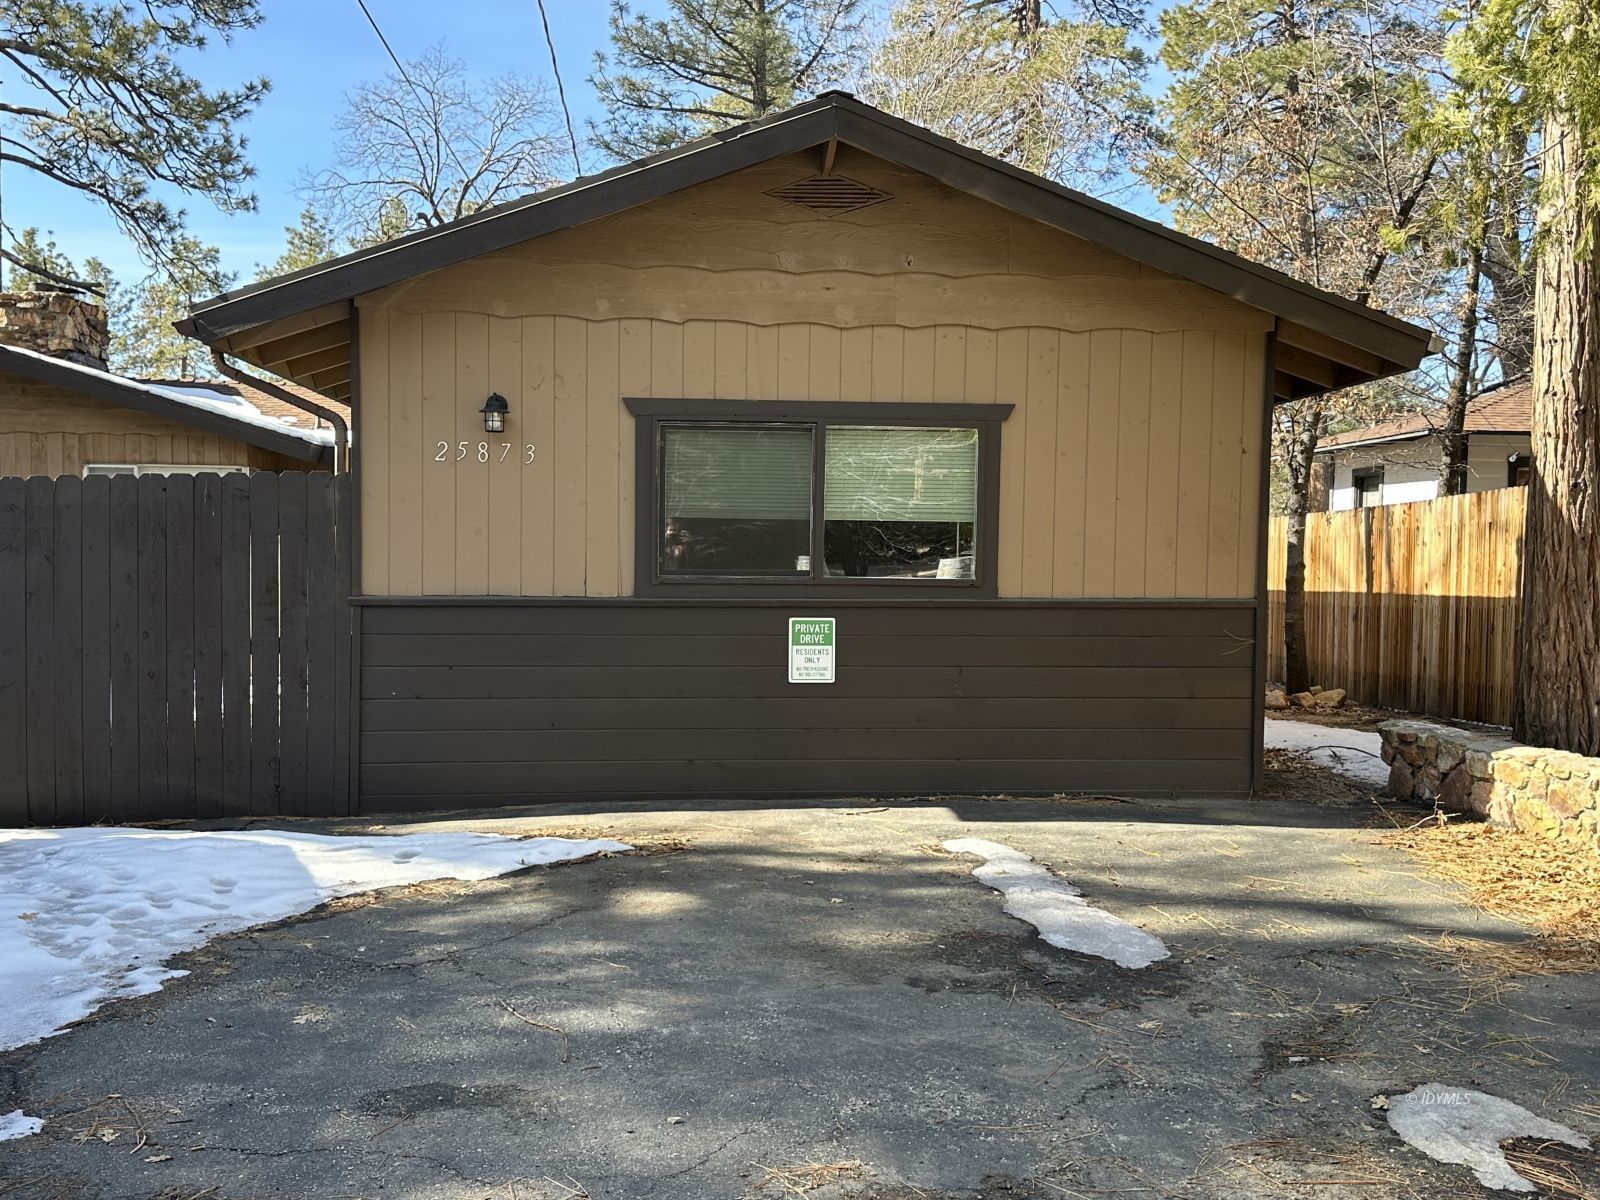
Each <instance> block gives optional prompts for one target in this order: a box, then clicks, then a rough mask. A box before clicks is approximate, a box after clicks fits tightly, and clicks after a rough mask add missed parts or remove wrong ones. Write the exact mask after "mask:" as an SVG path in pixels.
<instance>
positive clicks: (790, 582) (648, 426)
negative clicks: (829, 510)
mask: <svg viewBox="0 0 1600 1200" xmlns="http://www.w3.org/2000/svg"><path fill="white" fill-rule="evenodd" d="M623 405H624V406H625V407H626V408H627V410H628V412H629V413H630V414H631V415H632V416H633V418H634V565H633V594H634V595H635V596H641V597H643V596H650V597H657V598H667V597H682V598H684V599H717V598H722V599H780V598H785V597H808V596H811V597H838V598H862V599H869V598H872V599H877V598H883V599H888V598H893V599H898V600H914V599H915V598H916V597H919V596H921V597H923V598H925V599H934V598H943V599H947V600H948V599H961V598H966V599H993V598H995V597H997V596H998V595H999V587H998V575H999V544H998V543H999V537H1000V427H1001V425H1002V424H1003V423H1004V422H1005V420H1006V418H1007V417H1008V416H1010V415H1011V411H1012V409H1013V407H1014V406H1013V405H1010V404H883V403H865V402H863V403H854V402H848V401H846V402H832V401H805V402H802V401H782V400H689V399H665V398H654V397H626V396H625V397H623ZM674 425H678V426H695V425H713V426H724V427H747V428H763V427H772V426H789V427H793V426H797V425H801V426H803V425H809V426H810V427H811V437H812V443H811V445H812V453H811V481H812V482H811V544H810V551H811V564H812V565H811V570H812V574H811V575H809V576H805V577H796V578H792V579H785V578H782V577H779V576H773V577H770V578H759V577H758V578H752V577H750V576H748V575H665V574H663V573H662V571H661V556H660V536H659V531H660V530H661V529H662V528H663V522H664V514H663V513H662V511H661V502H662V483H663V480H662V476H661V470H660V464H661V461H662V430H663V428H665V427H668V426H674ZM829 425H855V426H868V427H886V426H905V427H910V428H948V429H975V430H977V434H978V480H977V491H978V495H977V503H978V511H977V520H976V522H975V523H974V524H975V528H974V530H973V534H974V539H975V541H976V543H977V545H976V550H977V553H976V554H975V555H974V558H973V578H971V579H885V578H881V577H873V576H867V577H862V576H837V575H831V576H824V575H819V574H818V572H819V571H820V570H821V569H822V567H823V557H822V543H823V538H824V535H825V527H826V522H825V519H824V516H823V504H824V497H823V482H824V476H825V473H826V471H827V464H826V461H825V459H824V437H825V432H824V430H825V428H826V427H827V426H829Z"/></svg>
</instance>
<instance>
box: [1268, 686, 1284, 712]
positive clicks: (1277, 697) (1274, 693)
mask: <svg viewBox="0 0 1600 1200" xmlns="http://www.w3.org/2000/svg"><path fill="white" fill-rule="evenodd" d="M1267 707H1268V708H1288V707H1289V697H1288V696H1286V695H1284V693H1283V689H1282V688H1268V689H1267Z"/></svg>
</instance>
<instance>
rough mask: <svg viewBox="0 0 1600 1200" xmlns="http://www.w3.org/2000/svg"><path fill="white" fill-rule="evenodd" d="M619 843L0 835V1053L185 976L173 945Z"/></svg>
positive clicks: (188, 946)
mask: <svg viewBox="0 0 1600 1200" xmlns="http://www.w3.org/2000/svg"><path fill="white" fill-rule="evenodd" d="M627 849H629V847H627V846H625V845H623V844H622V843H621V842H613V841H605V840H596V841H571V840H569V839H567V838H530V839H527V840H523V841H519V840H516V839H513V838H504V837H499V836H496V835H494V834H486V833H428V834H425V833H415V834H402V835H399V836H394V837H327V836H323V835H320V834H310V833H282V832H276V831H268V830H260V831H248V832H203V833H177V832H157V831H154V830H147V829H117V828H94V829H13V830H0V963H4V964H5V969H4V972H3V974H0V1050H6V1049H10V1048H11V1047H13V1046H23V1045H26V1044H28V1043H29V1042H35V1041H38V1040H39V1039H41V1038H46V1037H49V1036H50V1035H51V1034H53V1033H58V1032H60V1031H61V1027H62V1026H64V1025H66V1024H67V1023H68V1022H71V1021H76V1020H78V1019H80V1018H82V1017H86V1016H88V1015H89V1014H90V1013H92V1012H94V1011H95V1009H97V1008H99V1007H100V1006H101V1005H102V1004H105V1003H107V1002H108V1001H111V1000H118V999H122V998H124V997H127V996H141V995H144V994H146V993H148V992H153V991H157V990H158V989H159V988H160V987H161V984H162V982H163V981H164V980H167V979H171V978H174V977H175V976H179V975H182V974H184V973H185V972H183V971H174V970H169V969H167V968H166V967H164V966H163V965H162V964H163V963H164V962H165V961H166V959H167V958H169V957H170V956H171V955H174V954H177V953H178V952H179V951H182V950H192V949H194V948H195V947H197V946H201V945H203V944H205V942H206V941H208V940H209V939H211V938H213V937H215V936H217V935H218V934H222V933H232V932H236V931H238V930H241V929H248V928H249V927H250V926H252V925H260V924H263V923H264V922H268V921H278V920H282V919H283V918H284V917H290V916H293V915H294V914H296V913H300V912H305V911H306V910H307V909H310V908H315V907H316V906H317V905H318V904H321V903H322V902H323V901H325V900H331V899H332V898H333V897H335V896H347V895H350V894H351V893H353V892H365V891H371V890H373V889H374V888H385V887H394V886H397V885H401V884H409V883H420V882H421V881H423V880H425V879H468V880H470V879H488V878H490V877H491V876H495V875H503V874H505V873H506V872H507V871H516V870H520V869H521V868H523V867H531V866H540V865H545V864H549V863H557V862H565V861H567V860H570V859H574V858H584V857H586V856H588V855H590V854H596V853H599V852H601V851H621V850H627ZM11 1119H12V1118H5V1119H4V1120H11ZM23 1119H24V1120H29V1119H31V1118H23ZM14 1136H21V1135H14Z"/></svg>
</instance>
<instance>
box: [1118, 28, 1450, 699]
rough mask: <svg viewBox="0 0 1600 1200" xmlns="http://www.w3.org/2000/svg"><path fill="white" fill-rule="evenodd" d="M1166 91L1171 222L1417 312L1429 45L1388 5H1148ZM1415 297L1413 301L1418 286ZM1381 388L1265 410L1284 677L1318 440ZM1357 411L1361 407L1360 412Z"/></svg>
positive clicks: (1295, 678)
mask: <svg viewBox="0 0 1600 1200" xmlns="http://www.w3.org/2000/svg"><path fill="white" fill-rule="evenodd" d="M1160 25H1161V32H1162V35H1163V44H1162V48H1161V58H1162V61H1163V63H1164V64H1165V65H1166V67H1167V69H1168V70H1169V71H1170V72H1171V73H1172V83H1171V85H1170V86H1169V88H1168V89H1167V92H1166V94H1165V96H1164V97H1163V98H1162V101H1161V117H1162V123H1161V128H1160V132H1159V137H1158V140H1157V143H1156V147H1155V149H1154V152H1153V153H1152V154H1151V155H1150V156H1149V157H1148V159H1147V160H1146V161H1145V163H1144V164H1143V166H1142V168H1141V171H1142V174H1143V175H1144V176H1145V178H1146V179H1147V180H1149V181H1150V182H1151V183H1152V184H1153V185H1154V186H1155V187H1156V188H1157V189H1158V193H1159V195H1160V196H1161V198H1162V199H1163V200H1164V201H1165V202H1166V203H1168V204H1169V205H1170V206H1171V208H1172V213H1173V217H1174V220H1175V223H1176V224H1177V225H1178V227H1179V228H1180V229H1183V230H1185V231H1186V232H1190V233H1194V234H1196V235H1197V236H1203V237H1206V238H1208V239H1210V240H1212V241H1217V242H1220V243H1221V244H1222V245H1224V246H1226V247H1228V248H1229V249H1231V250H1235V251H1238V252H1239V253H1240V254H1243V255H1244V256H1246V257H1248V258H1252V259H1254V260H1256V261H1257V262H1263V263H1266V264H1268V265H1269V266H1273V267H1277V268H1278V269H1279V270H1281V271H1284V272H1285V273H1287V274H1289V275H1293V276H1295V277H1297V278H1299V279H1303V280H1305V281H1306V282H1308V283H1312V284H1315V285H1317V286H1318V287H1322V288H1326V289H1329V290H1331V291H1335V292H1339V293H1342V294H1343V295H1345V296H1348V297H1350V298H1351V299H1354V300H1358V301H1360V302H1362V303H1379V302H1382V303H1384V304H1385V306H1386V307H1389V308H1397V309H1399V310H1401V311H1402V312H1411V313H1413V314H1415V313H1417V312H1418V310H1419V309H1420V308H1421V307H1422V306H1423V305H1424V304H1425V303H1427V302H1429V301H1430V300H1431V299H1432V297H1433V293H1434V290H1435V285H1436V279H1435V272H1433V271H1432V270H1431V269H1430V270H1427V271H1425V272H1424V273H1423V277H1422V278H1421V280H1418V279H1415V278H1413V277H1410V276H1408V274H1407V270H1408V269H1411V268H1414V267H1415V266H1416V265H1417V262H1418V261H1419V258H1420V256H1415V255H1408V254H1407V249H1408V247H1409V246H1411V245H1412V244H1413V243H1414V240H1415V239H1416V237H1417V236H1418V231H1419V229H1420V228H1422V227H1423V226H1424V225H1425V224H1426V223H1427V222H1426V220H1425V218H1427V217H1428V215H1429V213H1430V205H1431V202H1432V199H1433V190H1434V188H1435V186H1436V184H1437V180H1438V175H1439V160H1438V155H1437V153H1435V152H1433V151H1431V150H1429V149H1428V148H1426V147H1424V146H1421V145H1418V144H1417V142H1416V140H1415V139H1414V138H1413V137H1412V136H1411V130H1410V127H1409V125H1408V121H1407V114H1408V106H1409V103H1410V100H1411V96H1412V92H1411V89H1412V87H1413V82H1412V81H1413V80H1414V79H1416V78H1417V77H1418V76H1419V75H1421V74H1423V73H1425V72H1426V70H1427V69H1428V68H1429V67H1430V66H1432V65H1433V64H1434V62H1435V58H1436V55H1437V53H1438V49H1439V42H1440V39H1441V37H1442V34H1440V33H1439V32H1438V31H1437V30H1435V29H1434V28H1433V27H1432V26H1428V25H1425V24H1421V23H1419V22H1418V21H1416V20H1414V19H1413V18H1412V15H1411V14H1409V13H1407V12H1406V11H1405V10H1403V9H1401V8H1400V7H1398V6H1397V5H1391V6H1390V7H1388V8H1386V9H1383V10H1380V11H1374V10H1372V9H1371V8H1370V7H1369V6H1367V5H1366V4H1364V3H1360V2H1359V0H1190V2H1189V3H1186V4H1180V5H1178V6H1176V7H1174V8H1170V9H1168V10H1166V11H1165V12H1163V13H1162V15H1161V18H1160ZM1419 293H1420V294H1419ZM1396 396H1397V391H1396V389H1395V387H1394V385H1392V384H1390V385H1387V386H1382V387H1374V388H1367V389H1351V390H1346V391H1344V392H1339V393H1334V394H1333V395H1325V396H1312V397H1306V398H1304V399H1300V400H1297V401H1294V402H1292V403H1289V404H1284V405H1280V406H1278V408H1277V409H1276V410H1275V413H1274V422H1273V430H1274V453H1275V457H1276V458H1277V460H1278V461H1279V462H1281V463H1282V464H1283V467H1284V470H1285V472H1286V479H1285V488H1284V497H1285V508H1286V515H1287V516H1288V522H1287V524H1288V529H1289V534H1288V549H1287V570H1286V573H1285V585H1284V649H1285V662H1286V668H1285V674H1286V677H1287V678H1286V682H1287V684H1288V686H1289V688H1290V689H1291V690H1294V691H1298V690H1302V689H1303V688H1305V687H1307V686H1309V685H1310V683H1312V682H1313V681H1312V680H1311V679H1310V678H1309V671H1308V666H1307V655H1306V645H1305V630H1304V594H1305V592H1304V587H1305V560H1304V544H1305V527H1306V512H1307V509H1308V508H1309V501H1310V493H1311V485H1312V463H1313V458H1312V454H1313V452H1314V451H1315V449H1316V446H1317V442H1318V441H1319V440H1320V438H1321V437H1322V436H1323V435H1324V434H1325V433H1327V432H1328V431H1329V429H1330V424H1331V423H1332V422H1333V421H1335V420H1338V419H1339V418H1341V417H1347V418H1348V417H1349V416H1350V415H1351V414H1353V413H1355V412H1360V411H1362V406H1363V405H1368V407H1367V409H1366V413H1368V414H1370V412H1371V407H1372V406H1373V405H1374V404H1376V405H1382V404H1385V403H1392V402H1393V401H1394V399H1395V398H1396ZM1364 415H1365V414H1364Z"/></svg>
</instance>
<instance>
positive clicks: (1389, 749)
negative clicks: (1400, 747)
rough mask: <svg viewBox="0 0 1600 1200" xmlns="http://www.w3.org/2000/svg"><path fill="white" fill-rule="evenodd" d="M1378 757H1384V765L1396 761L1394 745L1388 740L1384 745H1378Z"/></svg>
mask: <svg viewBox="0 0 1600 1200" xmlns="http://www.w3.org/2000/svg"><path fill="white" fill-rule="evenodd" d="M1378 757H1379V758H1381V759H1383V765H1384V766H1386V767H1387V766H1388V765H1389V764H1390V763H1392V762H1394V747H1393V746H1391V745H1390V744H1389V743H1388V742H1384V743H1383V745H1381V746H1379V747H1378Z"/></svg>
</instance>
